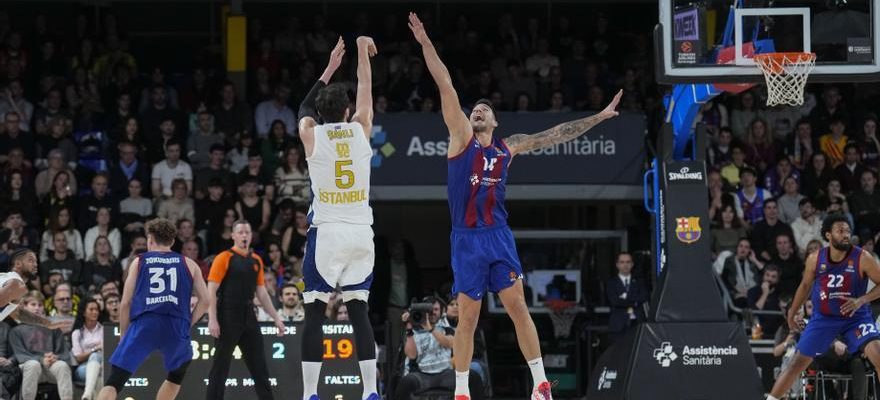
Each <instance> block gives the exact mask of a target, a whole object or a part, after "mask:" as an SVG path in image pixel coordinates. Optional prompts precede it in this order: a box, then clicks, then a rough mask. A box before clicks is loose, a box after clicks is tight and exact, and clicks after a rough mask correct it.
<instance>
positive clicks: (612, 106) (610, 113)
mask: <svg viewBox="0 0 880 400" xmlns="http://www.w3.org/2000/svg"><path fill="white" fill-rule="evenodd" d="M622 96H623V89H621V90H620V91H618V92H617V94H616V95H614V98H613V99H612V100H611V103H608V107H605V109H604V110H602V111H601V112H600V113H599V115H601V116H602V117H604V118H606V119H607V118H614V117H616V116H618V115H620V113H618V112H617V110H616V109H617V103H619V102H620V98H621V97H622Z"/></svg>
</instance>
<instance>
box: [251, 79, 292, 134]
mask: <svg viewBox="0 0 880 400" xmlns="http://www.w3.org/2000/svg"><path fill="white" fill-rule="evenodd" d="M288 99H290V87H288V86H287V85H285V84H280V85H278V87H276V88H275V97H273V98H272V99H271V100H266V101H264V102H262V103H260V104H258V105H257V109H256V111H255V112H254V122H255V123H256V125H257V135H259V136H260V137H266V136H267V135H269V130H270V129H271V128H272V121H275V120H276V119H279V120H281V121H282V122H284V126H286V127H287V134H288V135H290V136H293V135H294V134H295V133H296V114H295V113H294V112H293V110H291V109H290V107H288V106H287V101H288Z"/></svg>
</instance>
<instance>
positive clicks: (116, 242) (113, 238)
mask: <svg viewBox="0 0 880 400" xmlns="http://www.w3.org/2000/svg"><path fill="white" fill-rule="evenodd" d="M95 219H96V220H97V222H98V224H97V225H95V226H93V227H91V228H89V230H87V231H86V237H85V239H84V240H83V247H84V248H85V252H86V260H88V259H91V258H92V255H93V254H95V241H96V240H98V237H99V236H106V237H107V239H109V240H110V249H111V250H112V252H113V257H114V258H119V251H120V249H122V236H121V235H120V234H119V229H116V228H114V227H113V226H112V225H111V224H110V209H109V208H106V207H101V208H98V214H97V217H96V218H95Z"/></svg>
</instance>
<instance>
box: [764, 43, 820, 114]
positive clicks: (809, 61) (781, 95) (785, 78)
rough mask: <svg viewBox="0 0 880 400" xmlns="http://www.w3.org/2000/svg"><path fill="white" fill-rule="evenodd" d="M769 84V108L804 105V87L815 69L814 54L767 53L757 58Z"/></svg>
mask: <svg viewBox="0 0 880 400" xmlns="http://www.w3.org/2000/svg"><path fill="white" fill-rule="evenodd" d="M755 63H756V64H758V67H759V68H761V71H762V72H764V80H765V81H766V82H767V106H770V107H772V106H775V105H779V104H788V105H790V106H799V105H802V104H804V86H805V85H806V84H807V78H809V76H810V72H812V71H813V67H815V66H816V55H815V54H813V53H766V54H758V55H756V56H755Z"/></svg>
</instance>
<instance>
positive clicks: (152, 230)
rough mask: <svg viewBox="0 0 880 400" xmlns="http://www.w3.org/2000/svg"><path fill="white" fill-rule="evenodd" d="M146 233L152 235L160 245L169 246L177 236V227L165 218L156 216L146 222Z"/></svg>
mask: <svg viewBox="0 0 880 400" xmlns="http://www.w3.org/2000/svg"><path fill="white" fill-rule="evenodd" d="M146 229H147V234H149V235H152V236H153V240H154V241H155V242H156V243H158V244H161V245H164V246H170V245H172V244H173V243H174V238H176V237H177V227H175V226H174V224H173V223H172V222H171V221H169V220H167V219H165V218H156V219H154V220H151V221H149V222H147V226H146Z"/></svg>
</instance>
